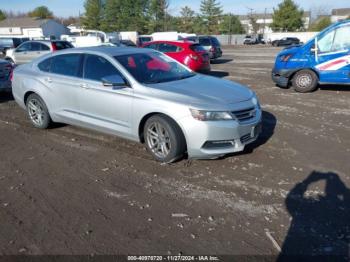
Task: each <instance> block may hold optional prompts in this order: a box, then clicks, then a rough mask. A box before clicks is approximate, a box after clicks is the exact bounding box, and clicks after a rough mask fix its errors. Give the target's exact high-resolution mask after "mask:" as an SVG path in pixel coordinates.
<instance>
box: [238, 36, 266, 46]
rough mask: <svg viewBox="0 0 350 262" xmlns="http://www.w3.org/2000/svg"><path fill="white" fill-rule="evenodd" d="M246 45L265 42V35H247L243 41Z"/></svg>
mask: <svg viewBox="0 0 350 262" xmlns="http://www.w3.org/2000/svg"><path fill="white" fill-rule="evenodd" d="M243 44H244V45H257V44H265V40H264V37H263V35H257V36H253V35H246V36H245V38H244V41H243Z"/></svg>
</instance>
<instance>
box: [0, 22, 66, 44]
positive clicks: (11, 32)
mask: <svg viewBox="0 0 350 262" xmlns="http://www.w3.org/2000/svg"><path fill="white" fill-rule="evenodd" d="M68 33H69V30H68V29H67V28H66V27H65V26H64V25H62V24H61V23H59V22H57V21H55V20H53V19H40V18H35V17H20V18H8V19H5V20H3V21H0V37H29V38H31V39H40V38H55V39H59V38H60V36H61V35H62V34H68Z"/></svg>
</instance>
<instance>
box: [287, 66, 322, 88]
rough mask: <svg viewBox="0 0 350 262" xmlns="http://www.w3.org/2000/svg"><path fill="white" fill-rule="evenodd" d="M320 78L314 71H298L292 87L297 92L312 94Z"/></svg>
mask: <svg viewBox="0 0 350 262" xmlns="http://www.w3.org/2000/svg"><path fill="white" fill-rule="evenodd" d="M317 84H318V77H317V75H316V73H315V72H314V71H312V70H308V69H305V70H300V71H298V72H297V73H296V74H295V75H294V77H293V80H292V85H293V87H294V90H295V91H296V92H300V93H307V92H312V91H314V90H315V89H316V88H317Z"/></svg>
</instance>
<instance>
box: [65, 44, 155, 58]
mask: <svg viewBox="0 0 350 262" xmlns="http://www.w3.org/2000/svg"><path fill="white" fill-rule="evenodd" d="M152 52H155V51H154V50H152V49H147V48H137V47H117V46H93V47H78V48H68V49H64V50H60V51H59V53H60V54H67V53H68V54H69V53H100V54H101V53H102V54H105V55H108V56H119V55H128V54H141V53H152Z"/></svg>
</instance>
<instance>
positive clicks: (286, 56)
mask: <svg viewBox="0 0 350 262" xmlns="http://www.w3.org/2000/svg"><path fill="white" fill-rule="evenodd" d="M292 56H293V55H292V54H287V55H282V56H281V57H280V60H281V61H282V62H288V61H289V59H290V58H291V57H292Z"/></svg>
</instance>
